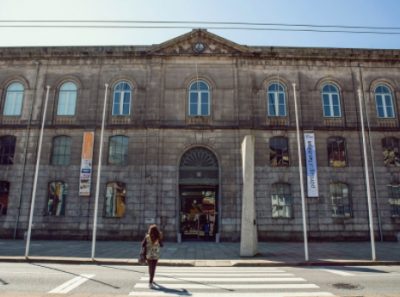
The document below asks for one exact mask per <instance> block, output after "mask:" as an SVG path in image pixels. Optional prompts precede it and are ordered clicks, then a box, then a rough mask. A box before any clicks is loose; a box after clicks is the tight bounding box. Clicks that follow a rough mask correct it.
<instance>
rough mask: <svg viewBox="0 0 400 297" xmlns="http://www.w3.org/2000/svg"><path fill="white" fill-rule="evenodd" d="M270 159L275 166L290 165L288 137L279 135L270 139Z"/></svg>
mask: <svg viewBox="0 0 400 297" xmlns="http://www.w3.org/2000/svg"><path fill="white" fill-rule="evenodd" d="M269 160H270V164H271V166H273V167H281V166H283V167H286V166H289V145H288V139H287V138H286V137H283V136H277V137H272V138H271V139H270V141H269Z"/></svg>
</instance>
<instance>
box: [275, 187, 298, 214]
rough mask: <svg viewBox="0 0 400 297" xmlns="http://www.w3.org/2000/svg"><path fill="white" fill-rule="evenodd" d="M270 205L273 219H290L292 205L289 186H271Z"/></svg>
mask: <svg viewBox="0 0 400 297" xmlns="http://www.w3.org/2000/svg"><path fill="white" fill-rule="evenodd" d="M271 203H272V217H273V218H291V217H292V204H293V203H292V197H291V194H290V185H289V184H284V183H280V184H274V185H272V194H271Z"/></svg>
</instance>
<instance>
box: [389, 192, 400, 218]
mask: <svg viewBox="0 0 400 297" xmlns="http://www.w3.org/2000/svg"><path fill="white" fill-rule="evenodd" d="M388 188H389V204H390V213H391V215H392V217H394V218H398V217H400V184H392V185H389V186H388Z"/></svg>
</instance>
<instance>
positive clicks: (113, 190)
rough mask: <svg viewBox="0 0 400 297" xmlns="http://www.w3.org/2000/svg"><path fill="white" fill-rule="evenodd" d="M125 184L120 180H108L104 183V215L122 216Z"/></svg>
mask: <svg viewBox="0 0 400 297" xmlns="http://www.w3.org/2000/svg"><path fill="white" fill-rule="evenodd" d="M125 198H126V185H125V183H121V182H109V183H107V185H106V197H105V209H104V215H105V216H106V217H111V218H122V217H123V216H124V215H125V209H126V201H125Z"/></svg>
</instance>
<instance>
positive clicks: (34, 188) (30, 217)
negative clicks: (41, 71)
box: [25, 86, 50, 258]
mask: <svg viewBox="0 0 400 297" xmlns="http://www.w3.org/2000/svg"><path fill="white" fill-rule="evenodd" d="M46 89H47V90H46V99H45V101H44V110H43V117H42V126H41V128H40V135H39V143H38V152H37V157H36V168H35V176H34V179H33V189H32V200H31V211H30V214H29V223H28V233H27V235H26V247H25V258H28V256H29V247H30V243H31V233H32V221H33V213H34V208H35V199H36V188H37V181H38V175H39V166H40V155H41V153H42V143H43V131H44V124H45V122H46V113H47V102H48V101H49V91H50V86H46Z"/></svg>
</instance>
